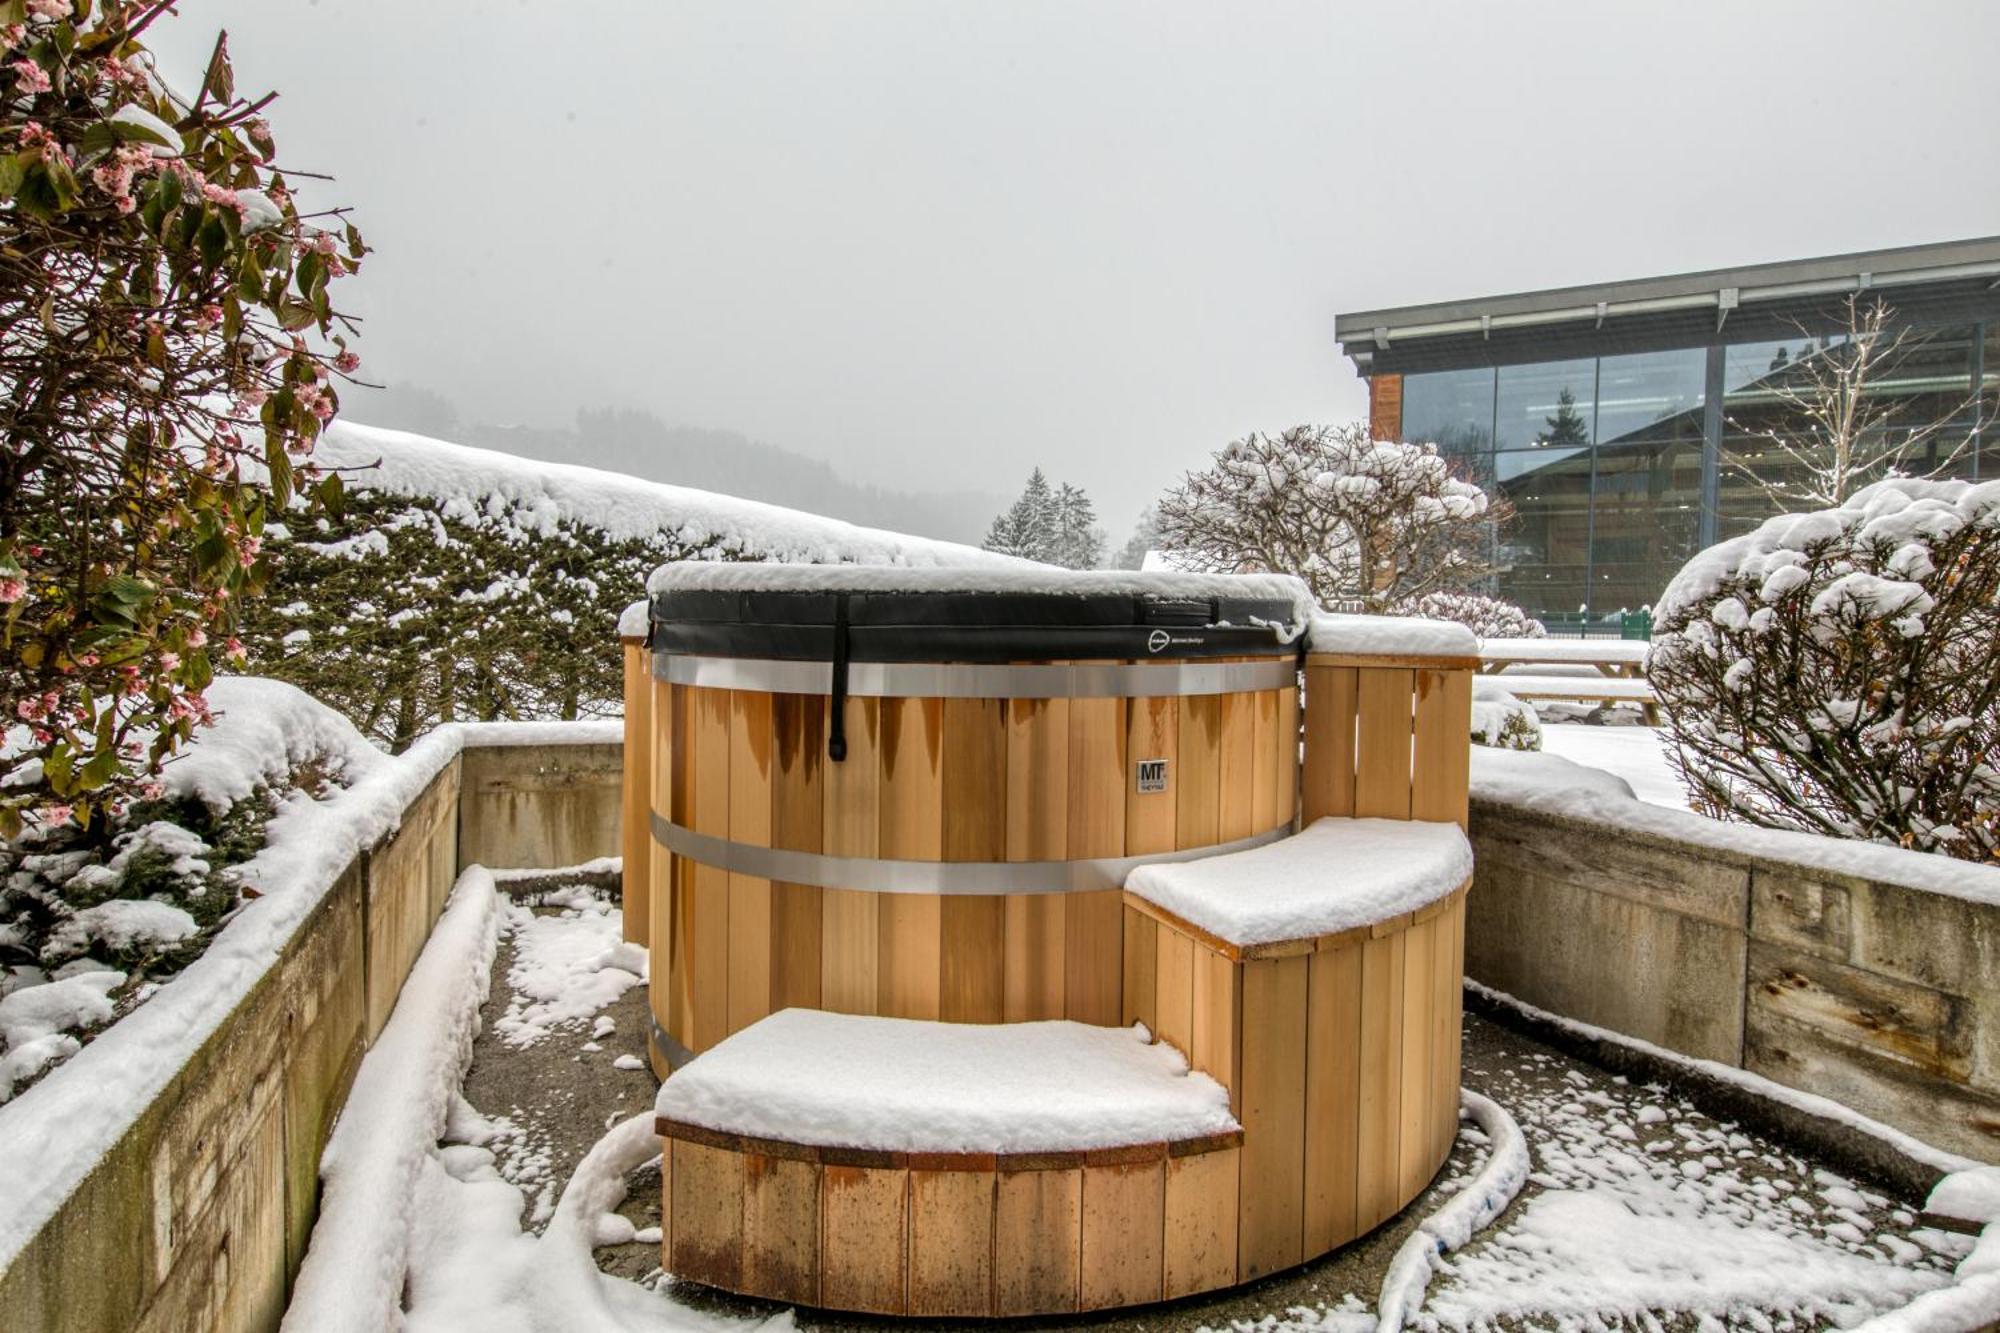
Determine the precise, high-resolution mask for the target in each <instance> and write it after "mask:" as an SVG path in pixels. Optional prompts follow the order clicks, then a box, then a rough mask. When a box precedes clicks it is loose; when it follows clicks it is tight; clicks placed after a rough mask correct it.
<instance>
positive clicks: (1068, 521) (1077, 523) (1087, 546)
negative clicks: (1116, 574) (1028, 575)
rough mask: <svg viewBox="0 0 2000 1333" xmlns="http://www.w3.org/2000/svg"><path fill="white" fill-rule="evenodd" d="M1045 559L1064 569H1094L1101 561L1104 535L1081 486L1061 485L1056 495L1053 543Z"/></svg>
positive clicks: (1088, 498) (1095, 513) (1094, 511)
mask: <svg viewBox="0 0 2000 1333" xmlns="http://www.w3.org/2000/svg"><path fill="white" fill-rule="evenodd" d="M1045 558H1046V559H1047V560H1048V562H1049V563H1050V564H1053V565H1061V566H1063V568H1065V569H1096V568H1097V566H1098V564H1099V562H1101V561H1102V560H1103V559H1104V533H1103V532H1101V531H1100V530H1099V529H1098V527H1097V511H1096V510H1095V509H1094V508H1093V507H1092V505H1091V503H1090V497H1089V496H1088V495H1086V494H1084V492H1083V488H1082V487H1079V486H1072V485H1070V484H1069V483H1068V482H1064V483H1063V486H1062V489H1061V490H1059V491H1057V492H1056V499H1055V541H1054V546H1053V549H1052V550H1051V551H1050V553H1049V555H1048V556H1046V557H1045Z"/></svg>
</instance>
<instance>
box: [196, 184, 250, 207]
mask: <svg viewBox="0 0 2000 1333" xmlns="http://www.w3.org/2000/svg"><path fill="white" fill-rule="evenodd" d="M201 197H202V198H204V199H206V200H208V202H210V203H211V204H221V205H223V206H225V207H227V208H233V209H235V210H237V211H238V212H239V213H240V212H242V211H243V203H242V201H241V200H239V199H238V198H237V197H236V191H234V190H231V189H228V188H226V187H224V186H221V185H217V184H215V183H214V182H213V181H209V182H207V183H205V184H203V186H202V187H201Z"/></svg>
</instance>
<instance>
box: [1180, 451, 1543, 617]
mask: <svg viewBox="0 0 2000 1333" xmlns="http://www.w3.org/2000/svg"><path fill="white" fill-rule="evenodd" d="M1505 518H1506V511H1505V505H1504V502H1501V501H1497V500H1495V499H1493V498H1492V497H1490V496H1488V495H1487V494H1486V493H1485V492H1484V491H1482V490H1481V489H1480V488H1479V487H1478V486H1476V485H1474V484H1473V483H1472V482H1470V481H1467V480H1465V479H1464V478H1463V477H1460V476H1458V475H1456V473H1455V472H1454V470H1453V468H1452V465H1451V464H1450V463H1448V462H1447V461H1446V460H1445V459H1444V458H1443V457H1442V456H1441V455H1440V454H1439V453H1438V451H1437V446H1436V445H1432V444H1399V443H1396V442H1395V441H1390V440H1376V439H1373V438H1371V437H1370V436H1369V433H1368V428H1367V426H1366V425H1364V424H1361V423H1353V424H1349V425H1345V426H1294V427H1292V428H1291V429H1290V430H1287V431H1284V432H1283V433H1281V434H1279V435H1275V436H1270V435H1258V434H1252V435H1249V436H1246V437H1245V438H1243V439H1241V440H1237V441H1235V442H1234V443H1232V444H1229V445H1227V446H1226V447H1224V448H1223V450H1222V451H1221V452H1220V453H1218V454H1217V455H1216V456H1215V461H1214V462H1212V463H1211V464H1210V465H1209V466H1208V467H1206V468H1204V469H1202V470H1201V471H1199V472H1190V473H1188V474H1187V476H1185V477H1183V478H1182V479H1181V482H1180V484H1179V485H1178V486H1175V487H1174V488H1173V489H1172V490H1170V491H1168V492H1167V494H1166V495H1165V496H1164V497H1163V498H1162V499H1161V500H1160V505H1159V522H1160V538H1161V541H1162V543H1163V545H1164V547H1165V548H1166V549H1167V550H1169V551H1172V552H1174V553H1175V554H1176V555H1177V556H1178V557H1180V559H1181V560H1182V561H1183V562H1184V563H1187V564H1190V565H1191V566H1193V567H1198V568H1203V569H1212V570H1217V571H1220V572H1225V573H1239V572H1254V571H1270V572H1272V573H1280V574H1296V575H1298V576H1299V577H1300V578H1302V579H1304V580H1305V582H1306V586H1308V587H1309V588H1311V589H1312V591H1313V595H1314V596H1315V597H1316V598H1318V599H1319V601H1320V602H1321V604H1322V605H1326V606H1342V607H1345V608H1349V609H1357V610H1365V611H1369V612H1375V613H1383V612H1389V611H1392V610H1394V609H1395V608H1396V607H1398V606H1400V605H1402V604H1404V603H1407V602H1412V601H1414V600H1416V599H1417V598H1420V597H1422V596H1424V595H1425V594H1426V593H1431V592H1436V591H1440V590H1459V589H1465V588H1470V587H1473V586H1475V585H1477V584H1478V583H1479V582H1480V581H1481V580H1483V579H1484V578H1485V577H1486V576H1487V575H1488V574H1489V573H1490V572H1491V565H1490V564H1489V562H1488V559H1487V555H1486V552H1487V551H1488V550H1489V548H1490V541H1489V538H1490V537H1491V534H1492V529H1493V525H1494V524H1495V523H1497V522H1501V521H1503V520H1504V519H1505Z"/></svg>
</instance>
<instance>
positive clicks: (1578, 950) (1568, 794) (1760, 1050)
mask: <svg viewBox="0 0 2000 1333" xmlns="http://www.w3.org/2000/svg"><path fill="white" fill-rule="evenodd" d="M1538 757H1539V756H1529V755H1507V756H1505V758H1507V759H1509V760H1523V759H1531V758H1538ZM1484 776H1488V777H1490V776H1491V775H1490V774H1487V775H1484ZM1481 779H1482V774H1481V773H1479V772H1478V771H1475V774H1474V784H1473V795H1472V829H1471V833H1472V842H1473V855H1474V864H1475V871H1474V887H1473V890H1472V893H1471V896H1470V899H1469V912H1470V916H1469V919H1468V926H1467V932H1466V974H1467V975H1468V976H1470V977H1472V978H1473V979H1474V980H1476V981H1480V982H1483V983H1485V984H1487V985H1489V986H1492V987H1494V988H1496V989H1498V990H1501V991H1505V992H1506V993H1508V994H1510V995H1513V996H1516V997H1518V998H1520V999H1521V1000H1523V1001H1526V1002H1527V1003H1529V1004H1532V1005H1535V1006H1537V1007H1539V1008H1542V1009H1546V1010H1549V1011H1551V1012H1553V1013H1557V1014H1561V1015H1563V1016H1565V1017H1569V1018H1574V1019H1579V1020H1581V1021H1583V1022H1586V1023H1591V1024H1595V1025H1597V1026H1599V1027H1604V1028H1610V1029H1612V1030H1614V1031H1617V1032H1622V1033H1625V1034H1627V1035H1630V1036H1634V1037H1638V1038H1641V1039H1643V1040H1645V1041H1649V1042H1652V1043H1654V1044H1656V1045H1659V1046H1664V1047H1666V1048H1668V1049H1669V1050H1673V1051H1678V1052H1680V1053H1682V1054H1685V1055H1690V1056H1695V1057H1698V1058H1701V1059H1707V1060H1714V1061H1717V1062H1719V1063H1722V1064H1727V1065H1734V1066H1737V1067H1739V1068H1743V1069H1748V1070H1751V1071H1752V1072H1754V1073H1758V1074H1761V1075H1763V1076H1765V1077H1767V1078H1769V1079H1771V1080H1773V1081H1774V1082H1778V1083H1782V1084H1785V1085H1787V1086H1790V1087H1793V1088H1799V1089H1802V1090H1806V1091H1811V1092H1815V1093H1819V1094H1821V1095H1824V1096H1827V1097H1831V1098H1833V1099H1835V1100H1837V1101H1840V1102H1843V1103H1845V1104H1847V1105H1849V1106H1851V1107H1853V1108H1854V1109H1856V1110H1858V1111H1861V1112H1862V1113H1864V1114H1866V1115H1869V1116H1872V1117H1874V1118H1875V1119H1878V1120H1882V1121H1884V1122H1886V1123H1888V1124H1891V1125H1894V1126H1896V1127H1898V1128H1900V1129H1902V1130H1905V1131H1907V1132H1908V1133H1911V1134H1914V1135H1916V1136H1917V1137H1919V1138H1923V1139H1926V1140H1928V1141H1930V1142H1932V1143H1935V1144H1937V1145H1939V1146H1940V1147H1943V1148H1948V1149H1950V1150H1952V1151H1954V1152H1958V1153H1962V1154H1965V1155H1966V1156H1968V1157H1973V1158H1977V1159H1979V1160H1982V1161H1988V1162H2000V1012H1996V1011H1995V1008H1994V1006H1993V1004H1992V1003H1991V994H1992V989H1993V986H1994V984H1995V979H1996V978H2000V900H1996V898H1995V896H1994V895H1993V894H1992V893H1991V892H1990V885H1989V884H1988V883H1987V879H1988V877H1991V876H1994V875H1996V873H2000V872H1993V871H1990V870H1982V868H1980V867H1977V866H1971V865H1967V864H1966V863H1964V862H1962V861H1953V860H1950V859H1948V858H1945V857H1941V856H1934V855H1927V854H1925V853H1920V852H1899V851H1897V850H1896V849H1893V848H1881V847H1874V846H1868V847H1866V848H1865V849H1863V850H1865V851H1866V852H1867V853H1869V854H1870V855H1869V856H1868V857H1867V858H1862V859H1856V858H1854V857H1844V856H1843V852H1844V851H1846V850H1848V849H1846V848H1845V847H1844V846H1842V845H1836V846H1835V847H1833V848H1831V849H1827V850H1826V851H1825V854H1823V855H1822V854H1814V853H1815V851H1816V849H1810V848H1808V849H1806V851H1805V853H1803V854H1800V855H1796V856H1794V855H1786V854H1785V853H1786V852H1787V851H1789V850H1792V849H1791V848H1790V847H1789V844H1784V845H1779V844H1772V843H1769V842H1763V841H1755V840H1754V839H1753V841H1752V842H1750V843H1744V844H1740V845H1739V844H1737V843H1733V842H1731V841H1730V839H1729V837H1728V836H1727V835H1732V834H1750V835H1762V836H1764V837H1767V838H1769V837H1777V836H1780V835H1771V834H1768V833H1767V832H1766V831H1764V830H1751V829H1741V828H1737V827H1735V826H1727V825H1716V824H1715V822H1714V821H1711V820H1703V819H1701V818H1700V817H1698V816H1695V815H1691V814H1686V813H1685V812H1676V811H1667V810H1659V809H1657V808H1655V807H1644V808H1642V809H1638V810H1637V811H1636V813H1635V810H1634V808H1636V807H1639V806H1640V803H1639V802H1637V801H1636V800H1632V799H1630V798H1629V797H1625V798H1622V799H1621V798H1620V797H1618V795H1617V794H1616V793H1611V792H1595V793H1593V792H1589V791H1583V790H1567V791H1559V790H1546V791H1543V790H1524V789H1522V788H1521V787H1520V785H1519V784H1517V783H1502V782H1494V781H1482V780H1481ZM1628 816H1629V817H1628ZM1656 816H1657V817H1658V818H1656ZM1666 816H1673V817H1674V818H1673V819H1667V818H1664V817H1666ZM1700 825H1708V826H1711V828H1710V829H1701V828H1698V827H1696V826H1700ZM1690 830H1692V831H1690ZM1714 830H1720V832H1716V833H1715V834H1714V836H1712V837H1710V836H1697V835H1705V834H1707V833H1711V832H1714ZM1782 836H1783V837H1785V838H1787V839H1804V838H1805V835H1782ZM1815 841H1821V842H1831V841H1832V840H1830V839H1817V840H1815ZM1896 858H1902V860H1897V859H1896ZM1904 861H1911V862H1914V864H1904ZM1933 863H1936V864H1933ZM1933 872H1937V875H1939V876H1943V878H1937V879H1936V880H1935V882H1933V880H1934V875H1933ZM1953 890H1955V891H1953Z"/></svg>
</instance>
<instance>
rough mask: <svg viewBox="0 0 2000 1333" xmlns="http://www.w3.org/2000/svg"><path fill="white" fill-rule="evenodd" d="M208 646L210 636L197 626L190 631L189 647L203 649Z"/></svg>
mask: <svg viewBox="0 0 2000 1333" xmlns="http://www.w3.org/2000/svg"><path fill="white" fill-rule="evenodd" d="M207 644H208V634H207V633H206V632H205V631H204V630H203V629H202V628H201V626H199V625H197V626H195V627H194V628H193V629H191V630H189V631H188V647H190V648H203V647H206V646H207Z"/></svg>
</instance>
